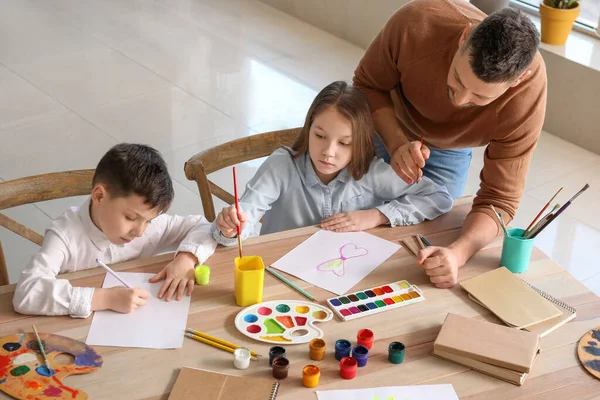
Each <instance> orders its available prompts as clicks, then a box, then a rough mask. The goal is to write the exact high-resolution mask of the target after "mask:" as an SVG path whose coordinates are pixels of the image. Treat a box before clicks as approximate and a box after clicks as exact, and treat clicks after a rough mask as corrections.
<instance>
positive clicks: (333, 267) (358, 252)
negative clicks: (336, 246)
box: [317, 243, 369, 276]
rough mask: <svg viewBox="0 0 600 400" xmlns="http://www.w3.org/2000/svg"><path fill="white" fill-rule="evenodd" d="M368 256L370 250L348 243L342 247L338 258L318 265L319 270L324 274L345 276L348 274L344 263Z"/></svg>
mask: <svg viewBox="0 0 600 400" xmlns="http://www.w3.org/2000/svg"><path fill="white" fill-rule="evenodd" d="M367 254H369V250H367V249H365V248H363V247H358V246H357V245H355V244H354V243H346V244H345V245H343V246H342V247H340V256H339V257H338V258H334V259H331V260H327V261H325V262H323V263H321V264H319V265H317V269H318V270H319V271H323V272H327V271H331V272H333V273H334V274H335V275H336V276H344V274H345V273H346V270H345V268H344V261H346V260H349V259H351V258H356V257H362V256H366V255H367Z"/></svg>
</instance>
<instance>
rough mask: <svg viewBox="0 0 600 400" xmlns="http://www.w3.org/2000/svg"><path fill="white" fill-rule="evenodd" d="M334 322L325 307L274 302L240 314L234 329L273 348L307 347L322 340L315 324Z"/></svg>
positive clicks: (281, 301)
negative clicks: (308, 344) (318, 339)
mask: <svg viewBox="0 0 600 400" xmlns="http://www.w3.org/2000/svg"><path fill="white" fill-rule="evenodd" d="M332 318H333V313H332V312H331V310H329V309H328V308H327V307H323V306H321V305H318V304H315V303H309V302H306V301H298V300H274V301H266V302H263V303H259V304H255V305H253V306H250V307H247V308H245V309H243V310H242V311H240V312H239V313H238V315H237V316H236V317H235V326H236V328H237V329H238V330H239V331H240V332H242V333H243V334H244V335H246V336H248V337H249V338H252V339H255V340H258V341H261V342H266V343H276V344H280V345H281V344H300V343H308V342H310V341H311V340H312V339H317V338H322V337H323V331H322V330H320V329H319V328H317V327H315V326H314V323H315V322H326V321H329V320H331V319H332Z"/></svg>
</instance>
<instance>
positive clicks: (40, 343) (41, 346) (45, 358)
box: [31, 325, 52, 372]
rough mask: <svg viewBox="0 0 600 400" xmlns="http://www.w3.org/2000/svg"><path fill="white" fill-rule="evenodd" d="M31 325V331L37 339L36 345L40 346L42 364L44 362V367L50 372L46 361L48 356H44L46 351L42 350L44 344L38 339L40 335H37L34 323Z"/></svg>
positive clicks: (50, 369)
mask: <svg viewBox="0 0 600 400" xmlns="http://www.w3.org/2000/svg"><path fill="white" fill-rule="evenodd" d="M31 326H32V327H33V333H34V334H35V340H37V344H38V347H39V348H40V353H41V354H42V358H43V359H44V364H46V368H48V371H50V372H52V368H50V364H49V363H48V357H46V351H45V350H44V344H43V343H42V341H41V340H40V335H38V331H37V329H35V325H31Z"/></svg>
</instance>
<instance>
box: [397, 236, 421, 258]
mask: <svg viewBox="0 0 600 400" xmlns="http://www.w3.org/2000/svg"><path fill="white" fill-rule="evenodd" d="M400 242H401V243H402V244H403V245H404V247H406V248H407V249H408V251H410V252H411V253H412V255H413V256H415V257H417V258H419V255H418V254H417V251H415V249H413V247H412V246H411V245H410V244H408V242H407V241H406V240H405V239H400Z"/></svg>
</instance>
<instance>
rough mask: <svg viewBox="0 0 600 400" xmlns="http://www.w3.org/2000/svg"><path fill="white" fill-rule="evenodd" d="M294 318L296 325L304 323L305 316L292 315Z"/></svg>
mask: <svg viewBox="0 0 600 400" xmlns="http://www.w3.org/2000/svg"><path fill="white" fill-rule="evenodd" d="M294 319H295V320H296V325H298V326H304V325H306V318H305V317H294Z"/></svg>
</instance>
